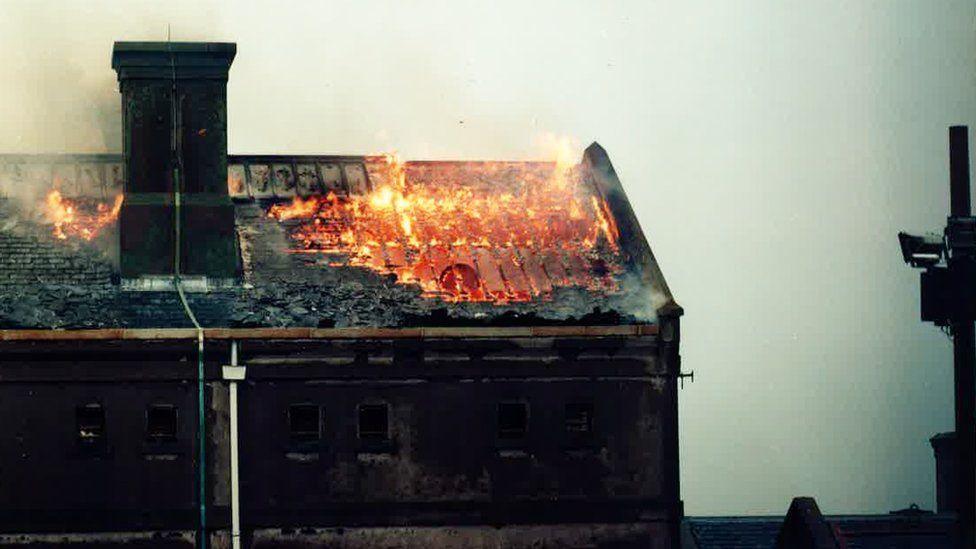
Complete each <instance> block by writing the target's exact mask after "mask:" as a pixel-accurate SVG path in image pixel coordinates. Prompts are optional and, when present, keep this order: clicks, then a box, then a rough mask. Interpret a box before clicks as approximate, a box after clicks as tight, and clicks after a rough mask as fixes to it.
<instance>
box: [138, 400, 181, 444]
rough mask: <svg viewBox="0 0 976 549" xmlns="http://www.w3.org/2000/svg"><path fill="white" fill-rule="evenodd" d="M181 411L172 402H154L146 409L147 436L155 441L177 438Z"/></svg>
mask: <svg viewBox="0 0 976 549" xmlns="http://www.w3.org/2000/svg"><path fill="white" fill-rule="evenodd" d="M178 416H179V412H177V410H176V406H173V405H172V404H153V405H151V406H149V408H147V409H146V437H147V438H148V439H149V440H154V441H167V440H176V429H177V425H178Z"/></svg>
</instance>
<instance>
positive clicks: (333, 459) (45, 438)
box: [0, 326, 681, 548]
mask: <svg viewBox="0 0 976 549" xmlns="http://www.w3.org/2000/svg"><path fill="white" fill-rule="evenodd" d="M667 333H668V334H670V335H669V336H668V338H670V341H665V338H664V337H662V336H659V335H648V336H630V337H590V338H587V337H582V338H581V337H551V338H475V339H402V340H371V339H361V340H302V341H283V340H253V341H245V342H243V343H242V347H241V356H240V358H241V362H242V363H243V364H246V365H247V368H248V371H247V379H246V381H244V382H241V386H240V408H239V418H240V429H241V430H240V446H239V447H240V456H241V457H240V463H241V508H242V524H243V529H244V538H245V541H246V542H247V544H253V545H252V546H254V547H328V546H334V543H335V539H336V536H340V537H341V536H342V531H343V529H347V528H349V529H354V530H355V531H356V532H359V533H358V534H356V535H352V534H350V536H349V538H344V539H346V540H347V542H348V544H349V545H348V546H351V547H352V546H370V545H373V544H375V543H374V542H383V543H386V542H387V541H390V542H395V543H397V544H400V545H394V546H403V547H410V546H416V547H420V546H424V545H423V544H424V543H427V542H428V541H429V540H430V539H431V538H430V536H431V535H433V536H434V537H435V538H437V539H439V540H441V541H440V542H439V543H443V544H444V545H445V546H456V547H463V546H468V545H471V544H474V543H481V542H487V541H486V540H491V539H496V538H497V539H504V540H508V541H506V542H505V543H506V544H511V545H513V546H517V545H519V544H520V543H522V542H525V543H526V544H529V543H530V541H531V540H532V539H535V538H534V537H533V536H535V537H538V536H540V535H541V534H540V532H543V531H546V529H548V530H549V531H550V535H548V536H544V537H543V538H542V539H550V540H552V539H553V535H555V534H556V533H558V535H555V537H556V538H559V537H560V536H568V538H567V541H566V544H567V545H558V544H557V545H555V546H557V547H558V546H574V545H575V544H576V543H577V542H576V541H574V542H572V543H570V542H569V541H568V540H569V539H575V540H577V541H578V540H579V539H585V538H587V537H588V536H590V537H592V539H594V540H597V542H596V543H595V546H614V547H622V546H623V547H631V546H633V547H648V546H650V547H661V548H664V547H672V546H673V545H672V543H675V542H676V541H675V540H676V539H677V538H676V535H677V529H678V524H679V522H680V518H681V504H680V499H679V495H678V483H677V478H678V470H677V469H678V463H677V429H676V428H677V384H676V381H677V374H678V371H677V368H678V361H677V350H676V349H677V347H676V345H677V338H676V332H675V331H674V326H672V328H671V329H670V330H668V332H667ZM228 354H229V347H228V343H227V342H226V341H212V342H210V343H209V344H208V345H207V352H206V372H207V398H206V402H207V410H208V412H207V417H206V420H207V421H206V439H207V444H208V448H207V449H208V452H207V455H208V459H207V469H206V471H207V479H208V481H207V490H206V491H207V494H208V496H207V508H208V524H209V525H210V529H211V532H210V533H211V534H212V535H213V539H214V540H215V542H216V541H219V540H221V539H226V530H227V528H228V524H229V512H228V506H229V497H230V495H229V494H230V492H229V484H228V477H229V472H228V467H229V450H228V444H229V443H228V431H227V429H228V424H229V420H228V413H229V410H228V406H227V391H228V388H227V387H228V385H227V382H226V381H224V380H222V379H221V378H220V365H221V364H224V363H226V362H227V361H228V360H229V358H228ZM2 357H3V358H2V361H0V380H2V383H0V413H2V414H4V417H7V418H12V420H9V421H5V422H4V423H3V424H2V426H0V441H2V443H0V486H2V488H3V489H2V490H0V531H2V532H10V533H18V532H23V533H30V534H31V536H38V535H47V533H52V534H53V533H56V532H64V531H69V532H76V533H89V534H90V535H94V534H96V533H99V532H157V533H160V534H159V535H164V534H166V533H172V534H171V535H176V534H175V533H178V532H186V531H191V532H192V531H193V530H194V529H195V528H196V524H197V522H196V519H197V516H196V513H197V511H198V507H197V505H198V501H197V498H196V482H195V479H196V473H197V463H196V455H197V453H196V448H197V447H196V440H197V436H198V431H197V421H198V416H197V415H196V409H197V408H196V406H197V400H196V383H195V375H196V368H195V366H196V362H195V344H194V343H193V342H192V341H185V342H166V341H144V342H120V341H115V342H112V341H105V342H87V343H82V342H70V343H69V342H60V343H53V342H46V343H45V342H31V343H28V342H6V343H3V344H2ZM545 525H549V526H545ZM447 526H450V528H437V527H447ZM337 528H338V529H339V530H338V533H337V530H336V529H337ZM499 528H500V529H501V530H497V529H499ZM540 528H541V530H540ZM404 529H406V531H404ZM431 529H435V530H431ZM496 530H497V531H496ZM573 532H575V534H574V533H573ZM167 535H170V534H167ZM357 536H359V537H357ZM359 538H362V539H359ZM32 539H33V538H32ZM180 539H183V538H180ZM330 539H331V540H332V541H329V540H330ZM357 539H358V541H357ZM411 539H413V540H414V541H412V542H410V541H409V540H411ZM364 540H372V542H367V541H364ZM425 540H426V541H425ZM627 540H629V541H627ZM181 543H182V542H181ZM247 544H246V545H245V546H248V545H247ZM611 544H616V545H611ZM0 546H3V543H2V540H0ZM89 546H90V545H89Z"/></svg>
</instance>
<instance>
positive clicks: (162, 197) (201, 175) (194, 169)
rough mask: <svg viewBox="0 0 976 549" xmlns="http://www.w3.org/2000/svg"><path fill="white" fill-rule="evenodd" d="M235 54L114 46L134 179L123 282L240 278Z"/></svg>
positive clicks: (128, 167)
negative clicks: (230, 91)
mask: <svg viewBox="0 0 976 549" xmlns="http://www.w3.org/2000/svg"><path fill="white" fill-rule="evenodd" d="M236 53H237V45H236V44H231V43H194V42H179V43H171V42H116V43H115V47H114V49H113V51H112V68H113V69H115V71H116V72H117V73H118V78H119V91H120V92H121V93H122V136H123V138H122V142H123V149H124V156H125V159H124V165H125V174H126V183H125V202H124V204H123V206H122V210H121V212H120V218H119V223H120V230H119V235H120V259H121V261H120V263H121V274H122V277H123V278H138V277H140V276H145V275H168V274H185V275H198V276H201V275H202V276H207V277H211V278H232V277H234V276H235V275H236V274H237V272H238V260H237V252H236V247H235V240H234V207H233V205H232V203H231V201H230V197H229V196H228V194H227V75H228V72H229V70H230V65H231V63H232V62H233V61H234V55H235V54H236ZM177 221H178V223H177ZM176 253H179V258H178V259H179V261H178V262H177V261H175V259H176V258H175V257H174V254H176ZM177 270H178V271H179V273H177Z"/></svg>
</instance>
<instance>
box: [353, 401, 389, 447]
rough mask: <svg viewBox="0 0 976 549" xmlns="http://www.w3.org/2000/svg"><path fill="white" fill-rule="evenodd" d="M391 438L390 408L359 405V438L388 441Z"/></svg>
mask: <svg viewBox="0 0 976 549" xmlns="http://www.w3.org/2000/svg"><path fill="white" fill-rule="evenodd" d="M389 437H390V408H389V406H388V405H386V404H360V405H359V438H360V439H365V440H374V441H375V440H386V439H388V438H389Z"/></svg>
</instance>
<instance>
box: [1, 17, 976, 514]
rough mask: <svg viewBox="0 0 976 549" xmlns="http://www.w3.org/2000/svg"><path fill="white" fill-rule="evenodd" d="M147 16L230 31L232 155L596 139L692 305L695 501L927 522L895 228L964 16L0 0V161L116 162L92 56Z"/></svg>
mask: <svg viewBox="0 0 976 549" xmlns="http://www.w3.org/2000/svg"><path fill="white" fill-rule="evenodd" d="M167 24H169V25H171V29H172V37H173V39H174V40H226V41H234V42H237V44H238V56H237V60H236V61H235V63H234V66H233V68H232V69H231V77H230V83H229V87H228V96H229V126H230V151H231V152H232V153H238V154H243V153H374V152H382V151H390V150H398V151H399V152H400V153H401V155H402V156H404V157H406V158H414V159H417V158H437V159H439V158H453V159H470V158H497V159H524V158H538V157H544V156H546V154H547V150H546V145H545V144H546V143H548V142H551V141H552V136H567V137H569V138H572V139H574V140H575V142H576V143H577V144H578V145H579V146H580V148H582V146H585V145H586V144H588V143H589V142H591V141H594V140H596V141H599V142H600V143H601V144H602V145H603V146H604V147H605V148H606V149H607V150H608V152H609V154H610V158H611V159H612V161H613V163H614V165H615V166H616V168H617V171H618V172H619V174H620V177H621V179H622V180H623V183H624V187H625V189H626V190H627V192H628V194H629V196H630V199H631V202H632V203H633V206H634V209H635V210H636V211H637V214H638V217H639V218H640V221H641V224H642V226H643V228H644V231H645V232H646V234H647V237H648V239H649V240H650V243H651V246H652V248H653V249H654V252H655V253H656V255H657V257H658V259H659V261H660V263H661V265H662V268H663V270H664V273H665V276H666V277H667V279H668V282H669V283H670V285H671V288H672V290H673V292H674V294H675V296H676V298H677V300H678V301H679V303H681V304H682V305H683V306H684V307H685V310H686V316H685V318H684V320H683V333H682V336H683V338H682V343H681V350H682V355H683V365H684V368H685V369H686V370H689V371H690V370H694V372H695V382H694V383H693V384H686V385H685V388H684V389H683V390H682V391H681V393H680V399H681V404H680V410H681V418H680V422H681V469H682V479H681V482H682V495H683V498H684V500H685V503H686V510H687V512H688V513H689V514H697V515H701V514H763V513H777V514H781V513H783V512H785V510H786V508H787V506H788V505H789V502H790V499H791V498H792V497H793V496H797V495H811V496H815V497H816V498H817V500H818V501H819V503H820V506H821V509H823V510H824V511H825V512H827V513H851V512H887V511H889V510H892V509H896V508H902V507H906V506H908V505H909V504H910V503H912V502H916V503H918V504H919V505H921V506H922V507H926V508H933V507H934V482H935V481H934V473H935V464H934V460H933V457H932V450H931V447H930V446H929V443H928V438H929V437H930V436H932V435H933V434H935V433H937V432H940V431H946V430H951V429H952V417H953V416H952V409H951V406H952V364H951V344H950V341H949V340H948V339H947V338H946V337H945V336H944V335H942V334H941V333H940V332H939V331H938V330H937V329H936V328H934V327H932V326H930V325H923V324H922V323H921V322H919V320H918V280H917V279H918V273H917V272H914V271H912V270H911V269H909V268H908V267H906V266H905V265H903V264H902V261H901V257H900V254H899V250H898V246H897V242H896V238H895V234H896V233H897V231H898V230H900V229H912V230H927V229H938V228H940V227H941V226H942V225H943V224H944V222H945V219H944V217H945V214H946V210H947V205H948V169H947V154H946V141H947V137H946V128H947V127H948V126H949V125H951V124H960V123H961V124H969V125H976V3H974V2H972V1H945V0H920V1H905V0H901V1H899V0H889V1H872V2H869V1H857V0H838V1H826V0H822V1H818V2H809V1H808V0H803V1H786V0H771V1H768V2H765V1H751V2H747V1H736V2H732V1H703V2H690V1H682V2H649V1H634V2H585V3H584V2H566V1H560V2H538V1H533V2H526V1H524V0H520V1H512V2H472V3H462V2H443V3H422V2H315V3H313V2H307V3H306V2H287V1H283V0H277V1H274V2H268V3H264V4H256V3H255V4H251V3H243V2H235V3H233V4H232V3H230V2H214V1H202V2H201V1H200V0H193V1H186V2H184V1H176V0H171V1H167V2H134V1H132V0H125V1H121V0H120V1H117V2H104V1H93V0H86V1H83V2H64V1H49V2H36V1H30V2H27V1H25V2H14V1H11V0H0V68H2V70H3V78H0V151H2V152H102V151H106V150H109V151H117V150H119V149H120V136H119V124H120V123H119V114H118V110H119V98H118V92H117V89H116V86H115V74H114V72H113V71H112V70H111V68H110V66H109V59H110V54H111V49H112V42H113V41H114V40H165V39H166V34H167ZM973 141H976V136H974V138H973Z"/></svg>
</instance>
